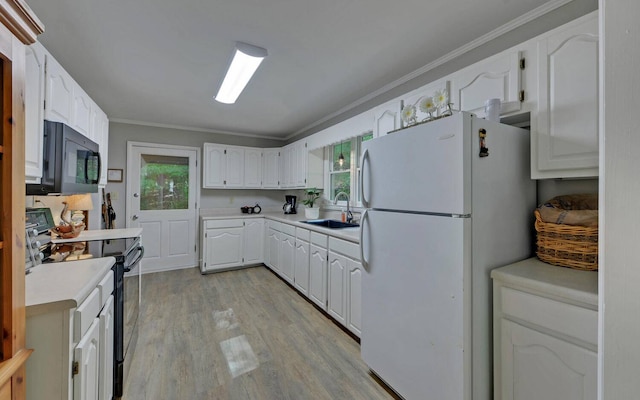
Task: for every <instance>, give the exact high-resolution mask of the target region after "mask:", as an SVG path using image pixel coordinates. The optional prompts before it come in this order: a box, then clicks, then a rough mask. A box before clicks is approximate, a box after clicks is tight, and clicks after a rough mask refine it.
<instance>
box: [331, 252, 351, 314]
mask: <svg viewBox="0 0 640 400" xmlns="http://www.w3.org/2000/svg"><path fill="white" fill-rule="evenodd" d="M347 268H348V266H347V258H346V257H344V256H342V255H340V254H336V253H334V252H331V251H330V252H329V282H328V284H329V288H328V294H329V298H328V308H327V312H329V315H331V316H332V317H334V318H335V319H336V320H337V321H339V322H340V323H341V324H342V325H345V326H346V325H347V310H346V292H347V291H346V287H345V276H346V272H347Z"/></svg>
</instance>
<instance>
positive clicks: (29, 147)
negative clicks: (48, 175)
mask: <svg viewBox="0 0 640 400" xmlns="http://www.w3.org/2000/svg"><path fill="white" fill-rule="evenodd" d="M25 57H26V59H25V63H26V65H25V73H26V77H25V82H24V112H25V121H24V124H25V126H24V130H25V143H26V146H25V154H24V156H25V178H26V182H27V183H40V178H42V139H43V133H44V86H45V76H44V69H45V51H44V48H43V47H42V45H41V44H40V43H37V42H36V43H34V44H32V45H31V46H26V47H25Z"/></svg>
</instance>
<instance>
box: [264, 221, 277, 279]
mask: <svg viewBox="0 0 640 400" xmlns="http://www.w3.org/2000/svg"><path fill="white" fill-rule="evenodd" d="M267 241H268V245H267V247H268V253H269V259H268V260H267V261H268V263H267V266H269V267H271V269H272V270H274V271H276V272H277V273H278V274H280V232H278V231H276V230H274V229H269V230H268V231H267Z"/></svg>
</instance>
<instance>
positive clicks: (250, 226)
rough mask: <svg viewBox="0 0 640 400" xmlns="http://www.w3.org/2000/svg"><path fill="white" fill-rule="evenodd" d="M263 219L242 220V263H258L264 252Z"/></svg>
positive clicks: (261, 259)
mask: <svg viewBox="0 0 640 400" xmlns="http://www.w3.org/2000/svg"><path fill="white" fill-rule="evenodd" d="M263 246H264V219H263V218H256V219H246V220H245V221H244V263H245V264H259V263H261V262H262V261H263V254H264V251H263V250H264V249H263Z"/></svg>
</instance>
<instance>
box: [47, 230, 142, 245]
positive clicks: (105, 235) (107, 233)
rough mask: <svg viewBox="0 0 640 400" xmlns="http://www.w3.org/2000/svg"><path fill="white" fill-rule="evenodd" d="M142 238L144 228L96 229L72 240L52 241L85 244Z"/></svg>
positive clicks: (81, 233)
mask: <svg viewBox="0 0 640 400" xmlns="http://www.w3.org/2000/svg"><path fill="white" fill-rule="evenodd" d="M138 236H142V228H122V229H95V230H87V231H82V232H80V235H78V236H77V237H74V238H71V239H59V238H58V239H53V238H52V239H51V241H52V242H53V243H71V242H84V241H88V240H109V239H124V238H132V237H138Z"/></svg>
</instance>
